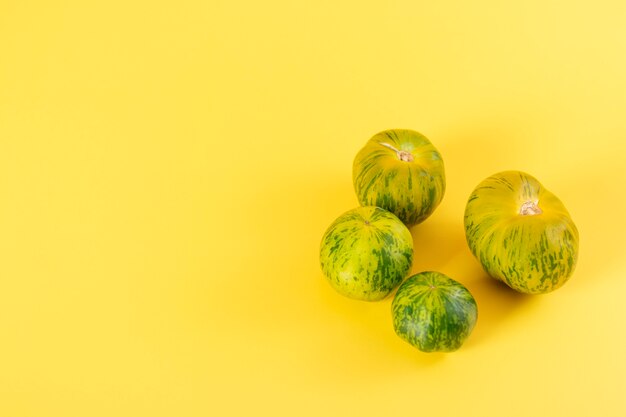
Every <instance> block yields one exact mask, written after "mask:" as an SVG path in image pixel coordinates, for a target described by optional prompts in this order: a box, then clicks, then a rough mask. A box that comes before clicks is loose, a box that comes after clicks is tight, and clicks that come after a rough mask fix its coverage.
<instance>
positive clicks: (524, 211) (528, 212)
mask: <svg viewBox="0 0 626 417" xmlns="http://www.w3.org/2000/svg"><path fill="white" fill-rule="evenodd" d="M538 204H539V201H538V200H535V201H532V200H531V201H526V202H525V203H524V204H522V206H521V207H520V209H519V214H521V215H522V216H536V215H537V214H541V213H543V210H541V208H540V207H539V206H538Z"/></svg>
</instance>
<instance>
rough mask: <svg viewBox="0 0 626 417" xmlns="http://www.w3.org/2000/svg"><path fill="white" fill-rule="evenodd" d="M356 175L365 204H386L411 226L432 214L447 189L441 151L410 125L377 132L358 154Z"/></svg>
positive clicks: (360, 201)
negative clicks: (407, 128)
mask: <svg viewBox="0 0 626 417" xmlns="http://www.w3.org/2000/svg"><path fill="white" fill-rule="evenodd" d="M352 179H353V182H354V189H355V191H356V194H357V197H358V199H359V203H360V204H361V205H362V206H378V207H382V208H384V209H385V210H388V211H391V212H392V213H393V214H395V215H396V216H398V217H399V218H400V220H402V221H403V222H404V224H406V225H407V226H412V225H415V224H418V223H421V222H422V221H424V220H425V219H426V218H427V217H428V216H430V215H431V214H432V212H433V211H434V210H435V208H436V207H437V206H438V205H439V203H440V202H441V199H442V198H443V194H444V192H445V189H446V179H445V174H444V167H443V160H442V159H441V155H440V154H439V152H438V151H437V149H435V147H434V146H433V144H432V143H430V141H429V140H428V139H427V138H426V137H425V136H424V135H422V134H420V133H418V132H415V131H413V130H406V129H392V130H386V131H383V132H380V133H378V134H376V135H374V137H372V138H371V139H370V140H369V141H368V142H367V144H366V145H365V147H363V149H361V150H360V151H359V153H358V154H357V155H356V158H355V159H354V164H353V169H352Z"/></svg>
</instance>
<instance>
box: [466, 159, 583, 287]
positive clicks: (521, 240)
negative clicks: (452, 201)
mask: <svg viewBox="0 0 626 417" xmlns="http://www.w3.org/2000/svg"><path fill="white" fill-rule="evenodd" d="M465 235H466V238H467V243H468V245H469V247H470V250H471V251H472V253H473V254H474V256H475V257H476V258H477V259H478V260H479V261H480V263H481V264H482V266H483V268H484V269H485V271H486V272H487V273H488V274H489V275H490V276H492V277H493V278H496V279H498V280H500V281H503V282H505V283H506V284H507V285H508V286H509V287H511V288H513V289H514V290H517V291H520V292H523V293H528V294H543V293H547V292H550V291H553V290H555V289H557V288H559V287H561V286H562V285H563V284H565V282H566V281H567V280H568V279H569V278H570V276H571V275H572V273H573V272H574V267H575V266H576V260H577V258H578V230H577V229H576V225H575V224H574V222H573V221H572V219H571V217H570V215H569V213H568V212H567V210H566V209H565V206H564V205H563V203H561V201H560V200H559V199H558V198H557V197H556V196H555V195H554V194H552V193H551V192H550V191H548V190H547V189H546V188H544V187H543V186H542V185H541V184H540V183H539V181H537V179H536V178H534V177H533V176H531V175H529V174H526V173H524V172H520V171H505V172H500V173H498V174H495V175H492V176H491V177H489V178H487V179H485V180H484V181H482V182H481V183H480V184H478V186H477V187H476V189H475V190H474V191H473V192H472V194H471V196H470V198H469V201H468V202H467V206H466V208H465Z"/></svg>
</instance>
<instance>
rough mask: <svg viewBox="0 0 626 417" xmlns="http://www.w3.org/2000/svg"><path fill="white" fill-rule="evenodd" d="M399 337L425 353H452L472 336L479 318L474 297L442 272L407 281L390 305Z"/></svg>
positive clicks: (414, 277)
mask: <svg viewBox="0 0 626 417" xmlns="http://www.w3.org/2000/svg"><path fill="white" fill-rule="evenodd" d="M391 312H392V316H393V327H394V330H395V331H396V334H397V335H398V336H400V337H401V338H402V339H404V340H405V341H407V342H409V343H410V344H411V345H413V346H415V347H416V348H418V349H419V350H421V351H423V352H452V351H454V350H457V349H458V348H459V347H461V345H462V344H463V342H465V340H466V339H467V338H468V337H469V335H470V333H471V332H472V330H473V329H474V325H475V324H476V319H477V318H478V308H477V307H476V301H475V300H474V297H473V296H472V294H471V293H470V292H469V291H468V289H467V288H465V287H464V286H463V285H462V284H461V283H459V282H457V281H455V280H453V279H452V278H450V277H447V276H446V275H444V274H442V273H439V272H421V273H419V274H416V275H413V276H412V277H410V278H409V279H407V280H406V281H405V282H404V283H403V284H402V285H401V286H400V288H399V289H398V291H397V292H396V296H395V297H394V299H393V303H392V304H391Z"/></svg>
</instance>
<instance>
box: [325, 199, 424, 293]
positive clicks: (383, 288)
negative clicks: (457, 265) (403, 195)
mask: <svg viewBox="0 0 626 417" xmlns="http://www.w3.org/2000/svg"><path fill="white" fill-rule="evenodd" d="M412 261H413V238H412V236H411V233H410V232H409V229H407V227H406V226H405V225H404V224H403V223H402V222H401V221H400V220H399V219H398V218H397V217H396V216H394V215H393V214H391V213H389V212H388V211H386V210H383V209H381V208H379V207H359V208H356V209H353V210H350V211H348V212H346V213H344V214H342V215H341V216H339V218H337V220H335V221H334V222H333V224H331V225H330V227H329V228H328V230H327V231H326V233H325V234H324V237H323V238H322V242H321V245H320V264H321V267H322V271H323V272H324V275H325V276H326V278H327V279H328V282H329V283H330V284H331V286H332V287H333V288H334V289H335V290H337V292H339V293H340V294H343V295H345V296H346V297H349V298H353V299H357V300H364V301H377V300H381V299H383V298H385V297H386V296H387V295H389V293H391V291H393V290H394V289H395V288H396V287H397V286H398V285H400V283H401V282H402V280H403V279H404V277H406V276H407V274H408V272H409V269H411V263H412Z"/></svg>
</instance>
